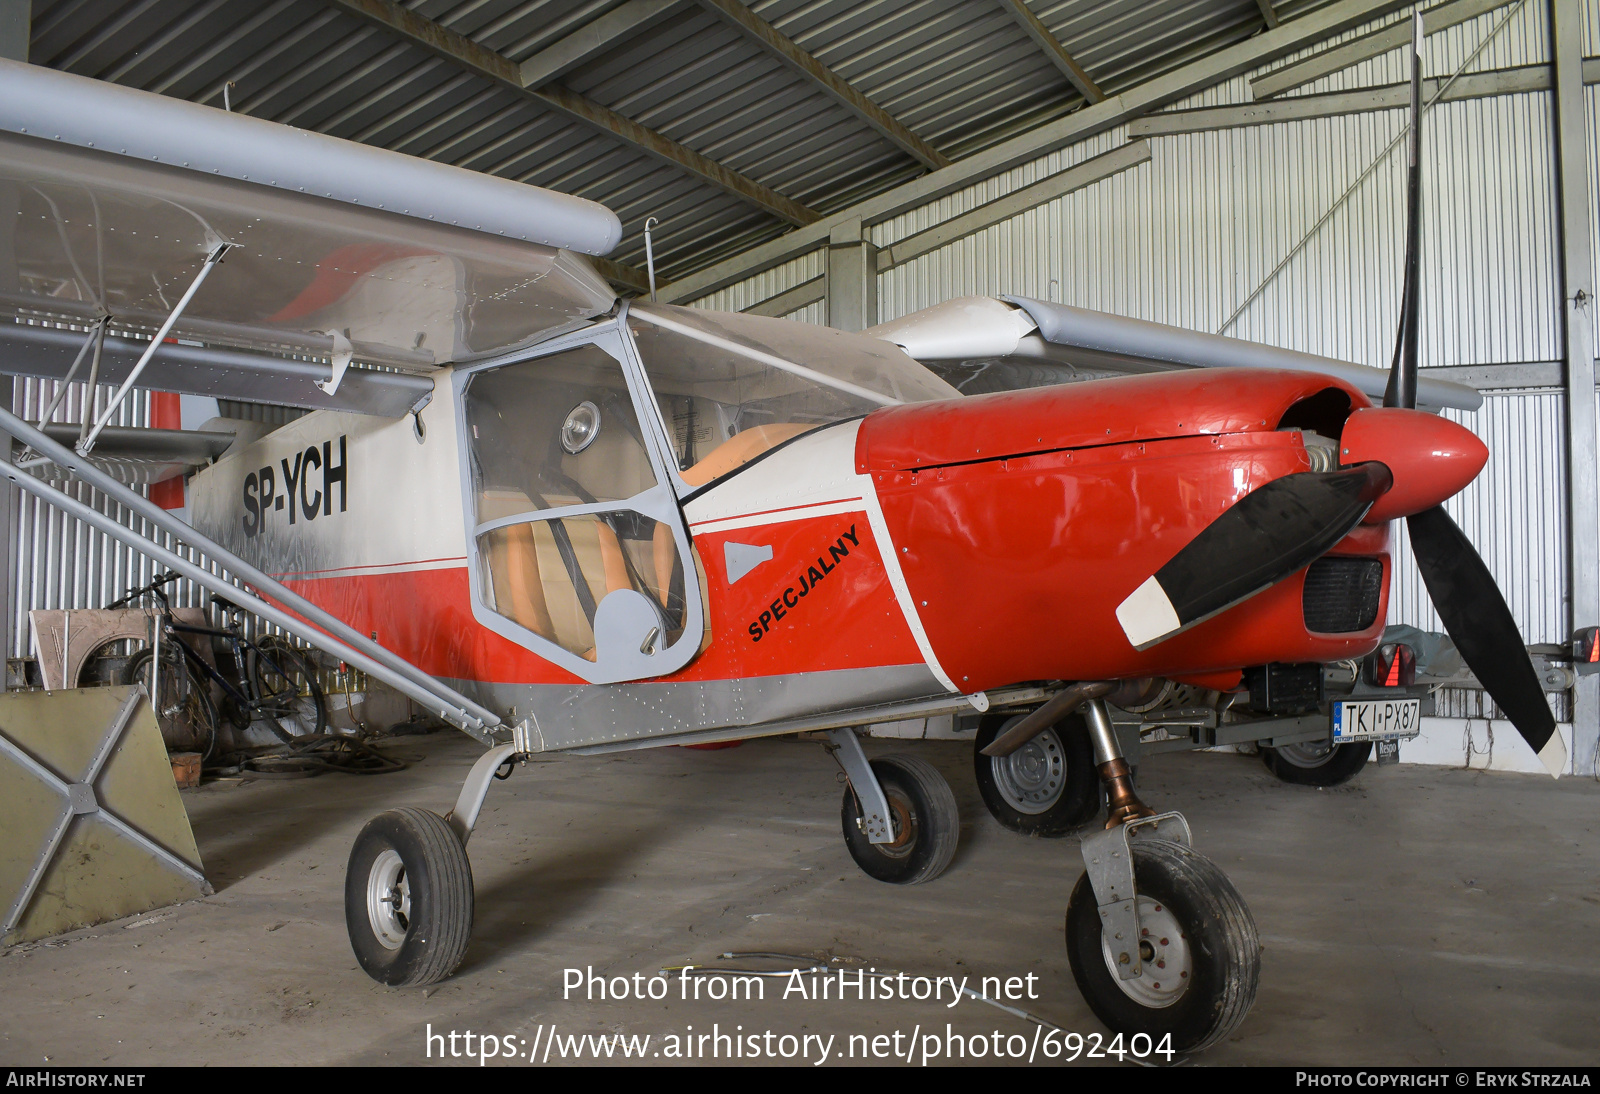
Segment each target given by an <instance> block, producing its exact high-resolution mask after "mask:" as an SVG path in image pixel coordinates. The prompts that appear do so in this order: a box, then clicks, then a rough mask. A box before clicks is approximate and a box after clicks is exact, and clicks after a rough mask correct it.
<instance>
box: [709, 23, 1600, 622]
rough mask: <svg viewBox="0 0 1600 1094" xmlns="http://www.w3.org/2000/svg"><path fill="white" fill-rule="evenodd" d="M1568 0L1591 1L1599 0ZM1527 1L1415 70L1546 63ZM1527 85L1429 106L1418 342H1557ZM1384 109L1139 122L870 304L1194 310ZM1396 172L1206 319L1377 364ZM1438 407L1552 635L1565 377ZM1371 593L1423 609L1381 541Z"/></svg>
mask: <svg viewBox="0 0 1600 1094" xmlns="http://www.w3.org/2000/svg"><path fill="white" fill-rule="evenodd" d="M1590 7H1591V9H1592V11H1593V12H1594V13H1600V0H1597V2H1594V3H1591V5H1590ZM1508 12H1509V16H1508ZM1547 14H1548V13H1547V8H1546V4H1545V3H1544V0H1525V2H1524V3H1522V4H1521V6H1520V7H1515V8H1510V7H1508V8H1501V9H1498V10H1496V11H1493V12H1490V13H1489V14H1487V15H1484V16H1481V17H1479V18H1477V19H1474V20H1472V21H1470V22H1467V23H1464V24H1461V25H1460V26H1457V27H1454V28H1451V29H1449V30H1447V31H1444V32H1441V33H1439V34H1435V35H1432V36H1430V37H1429V38H1428V39H1427V55H1426V59H1425V63H1424V71H1425V73H1426V74H1427V75H1429V76H1443V77H1447V76H1449V75H1450V74H1451V73H1453V72H1455V71H1456V70H1457V68H1459V67H1461V66H1462V64H1463V63H1464V62H1466V61H1467V60H1468V59H1469V58H1470V57H1472V55H1473V53H1474V51H1476V50H1478V47H1479V46H1480V45H1483V46H1484V48H1483V49H1482V51H1481V52H1479V53H1478V55H1477V57H1476V58H1475V59H1474V60H1472V63H1471V64H1470V65H1468V66H1467V67H1466V69H1465V70H1464V71H1467V72H1474V71H1484V70H1488V69H1496V68H1506V67H1511V66H1516V65H1526V64H1540V63H1546V62H1547V61H1548V54H1549V45H1548V38H1549V30H1548V23H1547ZM1376 25H1378V24H1372V25H1371V26H1376ZM1371 26H1369V27H1363V28H1357V29H1355V30H1352V31H1350V32H1348V33H1347V34H1346V35H1344V36H1343V37H1345V38H1350V37H1355V36H1357V35H1359V34H1361V33H1363V32H1365V31H1366V30H1368V29H1371ZM1590 38H1591V40H1590V43H1589V44H1588V46H1587V47H1586V53H1590V54H1593V53H1595V52H1600V45H1597V43H1600V14H1593V15H1592V17H1591V19H1590ZM1485 39H1488V41H1487V44H1485ZM1319 48H1320V47H1319ZM1273 67H1279V66H1276V65H1275V66H1273ZM1257 75H1260V73H1259V72H1256V73H1250V74H1248V75H1245V76H1240V77H1238V78H1236V79H1233V80H1230V81H1227V82H1226V83H1224V84H1221V85H1218V86H1216V87H1213V88H1210V89H1208V90H1207V91H1205V92H1204V93H1202V94H1199V95H1196V96H1193V97H1192V98H1190V99H1189V100H1186V101H1184V102H1181V103H1177V104H1175V105H1174V107H1173V109H1175V110H1177V109H1191V108H1197V107H1204V106H1221V105H1228V104H1239V103H1248V102H1251V101H1252V99H1251V96H1250V89H1249V81H1250V79H1251V78H1252V77H1253V76H1257ZM1408 75H1409V73H1408V71H1407V67H1406V64H1405V61H1404V59H1403V56H1402V51H1399V50H1396V51H1394V52H1392V53H1389V54H1386V55H1384V56H1382V57H1379V58H1375V59H1373V60H1370V61H1367V62H1363V63H1362V64H1360V65H1357V66H1354V67H1353V68H1351V69H1349V70H1346V71H1344V72H1340V73H1337V74H1335V75H1333V76H1328V77H1325V78H1323V79H1320V80H1318V81H1316V82H1314V83H1312V84H1308V85H1306V86H1305V87H1303V88H1300V89H1298V90H1296V91H1295V92H1294V93H1293V94H1296V95H1304V94H1317V93H1324V92H1330V91H1340V90H1349V89H1353V88H1360V87H1370V86H1374V85H1378V84H1388V83H1400V82H1403V81H1404V80H1406V79H1407V78H1408ZM1596 94H1600V89H1594V88H1591V89H1590V96H1591V103H1593V102H1594V101H1595V96H1596ZM1550 98H1551V97H1550V95H1549V94H1548V93H1535V94H1519V95H1510V96H1501V97H1497V98H1492V99H1480V100H1473V101H1467V102H1451V103H1441V104H1439V105H1438V106H1437V107H1436V108H1434V109H1433V110H1432V111H1431V112H1430V114H1429V120H1428V122H1427V124H1426V126H1425V129H1424V132H1425V136H1426V143H1425V149H1424V156H1425V160H1426V164H1427V175H1426V188H1425V191H1424V217H1425V225H1424V231H1423V239H1424V255H1423V262H1424V273H1423V311H1424V314H1425V323H1424V326H1423V331H1422V345H1421V353H1422V363H1423V365H1424V366H1434V365H1471V364H1500V363H1516V362H1541V361H1554V360H1558V359H1559V358H1560V356H1561V330H1560V314H1559V310H1558V301H1559V298H1560V277H1559V266H1558V260H1559V256H1558V239H1557V219H1556V217H1557V212H1556V210H1557V206H1556V192H1555V179H1554V175H1553V170H1554V168H1553V151H1552V150H1553V146H1552V139H1553V135H1552V104H1551V102H1550ZM1404 125H1405V117H1404V112H1403V111H1396V110H1389V111H1383V112H1378V113H1369V114H1358V115H1350V116H1345V117H1339V118H1322V119H1312V120H1304V121H1294V122H1286V123H1278V124H1273V125H1261V126H1252V127H1247V128H1237V129H1230V130H1221V131H1215V132H1209V133H1196V134H1184V135H1176V136H1163V137H1157V138H1151V152H1152V158H1151V161H1150V162H1149V163H1148V164H1144V165H1142V166H1139V167H1136V168H1134V169H1132V170H1130V171H1127V172H1124V173H1122V174H1120V175H1117V176H1114V177H1112V178H1110V179H1107V180H1104V181H1102V182H1099V183H1096V184H1095V185H1093V186H1090V187H1088V188H1087V189H1084V190H1080V191H1078V192H1076V193H1073V194H1068V195H1066V196H1064V197H1062V198H1059V199H1057V200H1055V201H1052V202H1050V203H1048V204H1046V205H1041V206H1039V207H1038V208H1035V209H1032V210H1030V211H1028V212H1026V213H1023V214H1021V215H1019V216H1017V217H1014V218H1012V219H1011V220H1008V221H1006V222H1004V223H1002V224H999V225H996V226H994V227H992V228H989V229H987V230H985V231H983V232H980V233H978V234H975V235H972V236H969V237H967V238H965V239H962V240H958V241H956V242H954V243H952V244H950V245H948V246H946V247H944V248H943V249H941V250H939V251H936V252H932V253H930V254H927V255H924V256H922V257H920V258H918V259H915V260H913V261H911V262H909V263H906V264H905V265H903V266H899V267H896V268H895V269H893V270H890V271H888V272H887V273H885V274H884V275H882V276H880V278H879V282H878V289H879V294H878V295H879V317H880V319H881V320H889V319H894V318H897V317H898V316H901V315H905V314H907V313H909V312H913V311H916V310H917V309H919V308H925V307H928V306H930V305H933V304H937V303H940V302H942V301H944V300H948V299H950V298H952V297H956V296H963V295H968V294H981V295H997V294H1001V293H1015V294H1019V295H1024V296H1033V297H1038V298H1043V299H1053V300H1059V301H1064V302H1067V303H1071V304H1077V305H1080V306H1083V307H1089V308H1097V309H1101V310H1104V311H1109V312H1115V313H1117V314H1121V315H1130V316H1136V317H1139V318H1142V319H1152V320H1156V321H1159V322H1164V323H1173V324H1176V325H1178V326H1183V327H1191V328H1194V329H1198V330H1209V331H1217V330H1219V329H1222V328H1223V327H1224V325H1225V324H1226V323H1227V320H1228V319H1229V317H1230V316H1231V315H1232V314H1233V312H1234V311H1235V309H1237V308H1238V307H1239V306H1240V304H1241V303H1243V302H1244V301H1245V300H1246V299H1247V298H1249V297H1250V296H1251V294H1252V293H1253V292H1254V291H1255V290H1256V289H1257V288H1258V287H1259V286H1261V285H1262V283H1263V282H1264V281H1267V278H1268V275H1269V274H1270V273H1271V272H1272V271H1273V269H1274V267H1276V266H1277V265H1278V264H1279V263H1280V262H1281V261H1282V260H1283V259H1284V257H1285V256H1286V255H1288V254H1290V253H1291V250H1292V249H1293V248H1294V247H1296V245H1297V244H1299V243H1300V242H1301V240H1302V239H1303V238H1304V237H1305V236H1306V234H1307V232H1308V231H1309V230H1310V229H1311V228H1312V227H1313V225H1315V224H1316V223H1317V221H1318V220H1319V219H1320V218H1321V217H1322V216H1323V215H1324V213H1326V212H1327V211H1328V210H1329V209H1330V208H1332V207H1333V206H1334V205H1335V203H1336V202H1337V201H1338V200H1339V199H1340V198H1341V196H1342V195H1344V194H1345V191H1346V190H1347V189H1348V188H1349V187H1350V186H1351V185H1352V184H1353V183H1354V182H1355V181H1356V179H1357V178H1358V177H1359V176H1360V175H1361V173H1362V172H1363V171H1364V170H1366V168H1367V167H1368V166H1369V165H1370V164H1372V163H1373V161H1374V160H1376V159H1378V157H1379V156H1380V154H1382V153H1383V152H1384V150H1385V148H1387V147H1388V145H1389V144H1390V143H1391V142H1392V141H1393V140H1394V138H1395V137H1396V136H1397V135H1399V134H1400V133H1401V132H1402V130H1403V128H1404ZM1592 129H1593V126H1591V131H1592ZM1127 139H1128V134H1127V131H1126V129H1119V130H1115V131H1112V132H1109V133H1105V134H1102V135H1100V136H1097V137H1095V138H1093V139H1091V140H1087V141H1083V142H1081V143H1079V144H1075V145H1072V146H1070V147H1067V148H1063V149H1060V150H1059V151H1057V152H1054V153H1051V154H1050V155H1048V156H1045V157H1042V158H1040V159H1039V160H1037V161H1034V162H1033V163H1030V164H1027V165H1024V166H1022V167H1018V168H1016V169H1014V170H1012V171H1009V172H1007V173H1006V174H1004V175H1001V176H997V177H996V178H993V179H989V180H987V181H985V182H983V183H981V184H978V185H976V186H972V187H970V188H968V189H966V190H962V191H960V192H957V193H955V194H951V195H949V196H948V197H945V198H943V199H941V200H939V201H937V202H934V203H932V204H930V205H927V206H924V207H922V208H919V209H916V210H913V211H911V212H908V213H906V214H904V215H902V216H899V217H896V218H894V219H893V220H889V221H886V222H884V223H882V224H879V225H877V226H875V227H874V229H873V232H872V235H873V241H874V242H875V243H877V244H878V245H880V246H883V245H886V244H889V243H892V242H894V241H895V240H898V239H902V238H905V237H906V236H909V235H912V234H914V233H916V232H919V231H922V230H924V229H926V228H929V227H932V226H934V225H936V224H938V223H940V222H942V221H944V220H947V219H949V218H950V217H953V216H956V215H959V214H961V213H964V212H967V211H969V210H971V209H973V208H975V207H977V206H979V205H982V204H984V203H985V202H989V201H992V200H994V199H996V198H999V197H1001V196H1003V195H1004V194H1007V193H1010V192H1012V191H1014V190H1016V189H1018V188H1020V187H1023V186H1026V185H1028V184H1030V183H1032V182H1035V181H1037V180H1039V179H1041V178H1043V177H1045V176H1047V175H1051V174H1054V173H1056V172H1058V171H1061V170H1063V169H1065V168H1066V167H1069V166H1071V165H1072V164H1074V163H1077V162H1080V161H1082V160H1085V159H1088V158H1089V157H1091V156H1094V155H1098V154H1100V153H1102V152H1105V151H1108V150H1110V149H1112V148H1115V147H1117V146H1119V145H1121V144H1123V143H1124V142H1125V141H1126V140H1127ZM1593 173H1594V176H1595V178H1594V179H1593V180H1592V182H1591V185H1595V186H1596V189H1595V190H1594V191H1593V192H1594V193H1600V185H1597V183H1600V159H1596V160H1594V161H1593ZM1404 179H1405V158H1404V147H1403V144H1402V146H1401V147H1400V148H1398V149H1396V150H1395V151H1394V152H1392V153H1391V154H1389V156H1388V157H1387V159H1386V160H1384V162H1383V163H1382V164H1381V165H1380V166H1379V167H1378V169H1377V170H1375V171H1374V172H1373V173H1372V174H1371V176H1370V177H1369V178H1367V179H1366V180H1365V181H1364V182H1363V183H1362V184H1361V185H1360V186H1359V187H1357V188H1356V189H1355V191H1354V192H1353V193H1352V194H1351V195H1350V196H1349V198H1348V200H1346V201H1345V202H1344V203H1343V205H1341V206H1340V207H1339V209H1338V211H1337V212H1336V213H1335V214H1334V215H1333V216H1332V217H1331V218H1330V219H1329V220H1328V222H1327V223H1326V224H1324V225H1322V227H1321V228H1320V229H1319V230H1317V231H1316V232H1315V233H1314V234H1313V235H1312V236H1311V237H1310V239H1309V241H1308V242H1307V243H1306V245H1305V246H1304V248H1303V249H1301V250H1299V251H1298V253H1296V254H1295V255H1294V257H1293V258H1292V259H1291V260H1290V261H1289V262H1288V263H1287V265H1285V267H1284V268H1283V269H1282V270H1281V271H1280V272H1279V273H1278V274H1277V275H1276V276H1275V277H1273V278H1272V279H1271V280H1270V281H1267V284H1266V288H1265V289H1264V291H1262V292H1261V293H1260V295H1259V296H1258V297H1257V298H1256V299H1255V300H1254V301H1253V302H1252V303H1251V304H1250V305H1249V307H1247V308H1245V310H1244V311H1243V313H1242V314H1241V315H1240V316H1239V317H1238V319H1237V321H1236V322H1235V323H1233V324H1232V325H1231V327H1229V328H1228V329H1227V331H1226V333H1229V334H1234V335H1238V336H1240V337H1244V338H1250V339H1254V340H1258V341H1262V342H1267V343H1271V344H1274V345H1282V346H1288V347H1292V348H1295V349H1302V350H1307V351H1309V352H1313V353H1322V354H1326V355H1328V356H1331V357H1339V358H1343V359H1345V360H1351V361H1358V362H1361V363H1363V364H1369V365H1376V366H1380V367H1387V366H1388V364H1389V359H1390V355H1391V353H1392V352H1393V346H1394V330H1395V326H1396V322H1397V318H1398V309H1399V297H1400V278H1401V262H1402V257H1403V254H1402V252H1403V247H1404V244H1403V230H1404V217H1405V211H1404ZM1595 204H1596V203H1593V202H1591V206H1595ZM1596 215H1597V217H1600V213H1597V214H1596ZM1596 231H1597V233H1600V221H1597V224H1596ZM1597 254H1600V248H1597ZM812 257H813V261H811V262H810V263H808V262H807V261H806V260H804V259H797V260H795V261H793V262H791V263H789V264H788V265H787V266H784V267H780V268H779V269H776V270H773V271H768V272H767V273H766V274H763V275H762V277H761V278H760V279H752V280H751V281H748V282H744V283H741V284H738V285H734V286H731V287H729V288H727V289H725V290H723V291H721V292H719V293H717V294H715V295H713V296H711V297H707V298H706V299H705V300H703V301H697V303H698V304H700V305H702V306H706V307H715V308H734V309H737V308H742V307H748V306H749V305H751V304H754V303H756V302H758V301H759V300H761V299H763V298H765V297H767V296H770V295H773V294H775V293H777V292H781V291H783V290H785V289H787V288H790V287H792V286H794V285H796V284H798V283H800V282H802V281H804V280H806V279H807V278H809V277H813V276H815V275H816V273H817V272H820V269H821V260H820V257H816V256H812ZM758 281H759V283H758ZM820 310H821V306H820V305H813V306H812V307H811V308H809V309H807V313H806V314H805V315H804V316H803V317H804V318H805V319H807V320H808V321H813V322H817V321H823V318H824V317H823V316H822V315H820V314H818V313H819V312H820ZM795 318H802V316H801V315H799V314H797V315H796V316H795ZM1459 417H1460V420H1462V421H1463V422H1464V423H1465V424H1467V425H1468V426H1469V427H1470V428H1472V429H1473V430H1475V431H1476V432H1477V433H1478V434H1479V435H1480V436H1482V437H1483V438H1484V440H1485V441H1486V442H1487V443H1488V444H1489V446H1490V448H1491V450H1492V451H1493V456H1492V458H1491V461H1490V464H1489V467H1488V469H1487V470H1486V471H1485V473H1484V474H1483V475H1482V476H1481V477H1480V478H1479V479H1478V481H1477V482H1476V483H1474V484H1473V485H1472V486H1471V487H1470V488H1469V489H1468V490H1467V491H1465V492H1464V493H1463V494H1462V495H1461V496H1459V497H1458V498H1456V499H1454V500H1453V501H1452V502H1451V503H1450V506H1449V508H1450V511H1451V512H1452V514H1453V515H1454V516H1455V518H1456V519H1457V521H1459V522H1460V523H1461V525H1462V527H1463V528H1464V529H1465V530H1466V532H1467V534H1468V535H1469V536H1471V537H1472V539H1473V541H1474V543H1476V544H1477V545H1478V547H1479V549H1480V551H1481V552H1482V554H1483V557H1484V560H1485V562H1486V563H1487V564H1488V565H1489V567H1490V569H1491V570H1492V571H1493V572H1494V574H1495V576H1496V579H1497V580H1498V581H1499V582H1500V584H1501V587H1502V588H1503V589H1504V590H1505V592H1506V596H1507V600H1508V602H1509V604H1510V606H1511V609H1512V611H1513V613H1514V614H1515V615H1516V618H1517V621H1518V623H1519V625H1520V626H1521V627H1522V628H1523V632H1524V635H1525V637H1526V639H1527V641H1529V642H1559V641H1563V640H1565V638H1566V637H1567V616H1566V613H1567V607H1566V603H1565V596H1566V587H1567V583H1566V573H1567V565H1566V546H1565V537H1566V524H1565V521H1566V506H1565V504H1564V491H1565V483H1566V470H1565V463H1564V461H1565V458H1566V456H1565V441H1564V437H1565V430H1564V422H1563V417H1564V399H1563V397H1562V395H1561V393H1560V392H1559V391H1554V390H1552V391H1506V392H1496V393H1493V394H1491V395H1490V396H1489V397H1488V398H1487V399H1486V401H1485V405H1484V407H1483V409H1482V410H1481V411H1479V412H1478V413H1477V414H1475V415H1461V416H1459ZM1401 538H1402V539H1403V536H1401ZM1393 603H1394V608H1393V611H1392V612H1391V619H1392V620H1393V621H1394V622H1401V623H1411V624H1413V625H1416V626H1420V627H1426V628H1429V629H1438V628H1439V622H1438V619H1437V617H1436V615H1435V614H1434V612H1433V609H1432V607H1431V605H1430V604H1429V602H1428V599H1427V596H1426V593H1425V591H1424V590H1423V589H1422V585H1421V578H1420V575H1419V574H1418V573H1417V571H1416V569H1415V566H1414V564H1413V563H1412V562H1411V560H1410V555H1409V549H1408V548H1406V547H1405V546H1403V545H1402V547H1401V550H1400V558H1399V565H1398V566H1397V580H1396V582H1395V586H1394V591H1393Z"/></svg>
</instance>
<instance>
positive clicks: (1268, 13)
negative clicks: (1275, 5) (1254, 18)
mask: <svg viewBox="0 0 1600 1094" xmlns="http://www.w3.org/2000/svg"><path fill="white" fill-rule="evenodd" d="M1256 7H1258V8H1260V9H1261V20H1262V22H1264V23H1266V24H1267V29H1268V30H1271V29H1272V28H1273V27H1275V26H1277V25H1278V13H1277V12H1275V11H1273V10H1272V0H1256Z"/></svg>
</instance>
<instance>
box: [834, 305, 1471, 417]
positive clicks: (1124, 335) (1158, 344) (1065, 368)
mask: <svg viewBox="0 0 1600 1094" xmlns="http://www.w3.org/2000/svg"><path fill="white" fill-rule="evenodd" d="M865 333H867V334H870V335H874V336H876V337H878V338H882V339H885V340H887V341H890V342H893V343H895V344H896V345H898V346H900V348H902V349H904V350H905V351H906V352H907V353H908V354H910V355H911V356H912V357H915V358H916V359H917V360H919V361H921V362H923V363H924V364H930V363H933V364H935V365H936V366H937V367H939V368H940V369H941V370H942V371H944V372H946V373H947V375H948V376H949V378H950V379H952V382H955V383H956V384H957V386H958V387H961V388H962V390H964V391H967V392H969V393H977V392H979V391H988V390H1004V389H1006V388H1011V387H1025V386H1035V385H1037V384H1040V383H1063V382H1067V381H1071V380H1080V379H1088V378H1091V377H1093V376H1098V375H1109V374H1114V373H1127V372H1151V371H1161V370H1166V369H1172V368H1272V369H1288V370H1291V371H1295V372H1320V373H1323V374H1325V375H1328V376H1333V377H1336V378H1338V379H1340V380H1344V381H1346V382H1347V383H1349V384H1350V385H1351V386H1353V387H1355V388H1357V389H1359V390H1360V391H1362V392H1365V393H1366V394H1367V395H1369V396H1372V397H1373V398H1374V399H1381V398H1382V397H1383V393H1384V389H1385V387H1386V386H1387V385H1388V382H1389V372H1388V370H1387V369H1379V368H1371V367H1369V366H1367V365H1357V364H1353V363H1351V362H1349V361H1339V360H1336V359H1334V358H1332V357H1320V356H1318V355H1316V354H1313V353H1302V352H1300V351H1299V350H1291V349H1282V348H1279V347H1277V346H1267V345H1262V344H1261V343H1259V342H1248V341H1245V340H1244V339H1242V338H1227V337H1224V336H1222V335H1217V334H1204V333H1201V332H1199V331H1192V330H1185V329H1183V328H1182V327H1172V326H1168V325H1166V324H1164V323H1151V322H1148V321H1147V320H1143V319H1130V318H1127V317H1126V316H1121V315H1110V314H1107V313H1106V312H1097V311H1090V310H1089V309H1087V308H1075V307H1072V306H1070V305H1068V304H1053V303H1046V302H1045V301H1042V300H1030V299H1028V298H1026V297H1021V296H1004V297H1000V298H999V299H996V298H994V297H988V296H967V297H961V298H959V299H956V300H950V301H947V302H945V303H943V304H936V305H935V306H933V307H931V308H924V309H923V310H922V311H919V312H914V313H912V314H911V315H907V316H904V317H902V318H900V319H896V320H893V321H892V322H888V323H880V324H879V325H878V326H876V327H872V328H869V329H868V330H867V331H866V332H865ZM963 381H965V382H963ZM1417 397H1418V400H1419V401H1420V402H1421V403H1423V404H1425V405H1426V406H1429V407H1434V408H1442V407H1450V408H1452V409H1456V410H1477V409H1478V407H1480V406H1482V405H1483V396H1481V395H1480V394H1478V392H1477V391H1476V390H1474V389H1473V388H1471V387H1468V386H1466V385H1465V384H1458V383H1454V382H1451V381H1448V380H1433V379H1429V378H1428V376H1427V374H1426V371H1424V373H1423V375H1422V377H1421V378H1420V379H1419V381H1418V383H1417Z"/></svg>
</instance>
